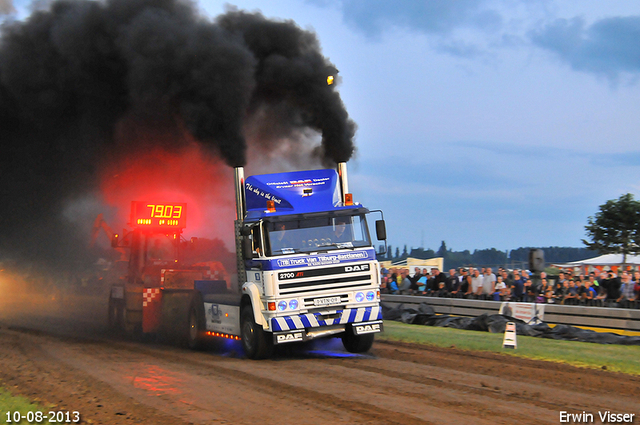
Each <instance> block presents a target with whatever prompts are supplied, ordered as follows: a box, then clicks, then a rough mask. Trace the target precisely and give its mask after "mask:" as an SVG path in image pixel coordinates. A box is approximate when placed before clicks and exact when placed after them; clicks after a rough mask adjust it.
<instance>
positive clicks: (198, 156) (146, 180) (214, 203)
mask: <svg viewBox="0 0 640 425" xmlns="http://www.w3.org/2000/svg"><path fill="white" fill-rule="evenodd" d="M185 137H188V136H185ZM233 187H234V185H233V169H232V168H231V167H229V166H228V165H226V164H224V163H223V162H222V161H221V160H219V159H217V158H214V157H212V156H211V154H208V153H206V152H204V151H203V150H202V149H201V148H199V147H198V145H197V144H196V143H195V142H193V143H191V144H189V145H188V147H184V148H181V149H180V150H178V151H176V152H167V151H166V150H163V149H161V148H156V149H150V150H148V151H143V152H137V153H135V154H131V155H129V156H126V157H124V158H119V159H117V160H113V161H111V163H110V164H108V165H106V166H105V167H103V169H102V177H101V185H100V188H101V192H102V194H103V199H104V201H105V203H106V204H107V205H110V206H113V207H116V208H118V213H119V214H118V216H119V218H118V219H117V222H114V223H110V225H111V227H112V228H118V227H124V225H125V224H126V223H128V222H129V219H130V217H129V215H130V206H131V202H132V201H146V202H149V203H153V202H170V203H173V204H174V205H175V204H187V205H188V207H189V221H188V223H187V226H188V227H187V228H186V229H185V236H186V235H187V234H188V235H193V236H199V237H209V238H212V237H217V238H220V239H222V240H223V241H225V243H226V245H228V246H233V225H232V224H231V225H229V223H233V219H234V218H235V207H234V205H235V194H234V190H233ZM167 205H168V204H167ZM156 210H157V212H158V215H159V216H160V218H162V219H165V220H166V224H167V226H169V221H170V220H178V218H176V217H174V216H175V215H176V214H177V212H176V210H175V209H174V210H171V208H166V205H165V207H162V208H159V207H158V204H156V208H155V209H154V212H156ZM169 212H171V214H170V215H171V217H169ZM165 216H166V217H165ZM138 218H139V219H147V220H148V219H151V217H138ZM132 224H133V223H132ZM171 225H173V224H171Z"/></svg>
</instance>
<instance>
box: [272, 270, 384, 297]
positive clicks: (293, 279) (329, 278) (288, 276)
mask: <svg viewBox="0 0 640 425" xmlns="http://www.w3.org/2000/svg"><path fill="white" fill-rule="evenodd" d="M372 283H373V275H372V270H371V265H370V264H368V263H363V264H354V265H348V266H338V267H327V268H318V269H309V270H307V269H305V270H295V271H291V272H279V273H278V292H279V294H280V295H306V296H311V293H313V298H317V296H321V295H322V293H323V292H326V293H330V292H335V290H336V289H342V290H345V289H348V290H355V289H357V288H363V289H365V288H366V287H368V286H371V284H372ZM346 296H347V295H346V294H345V295H344V297H346ZM313 298H308V299H309V300H311V303H312V304H313ZM306 301H307V299H306V298H305V303H306Z"/></svg>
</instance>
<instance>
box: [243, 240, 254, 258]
mask: <svg viewBox="0 0 640 425" xmlns="http://www.w3.org/2000/svg"><path fill="white" fill-rule="evenodd" d="M252 245H253V244H252V241H251V239H249V238H248V237H247V236H245V237H244V238H242V258H244V259H245V260H251V259H252V258H253V246H252Z"/></svg>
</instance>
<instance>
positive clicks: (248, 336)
mask: <svg viewBox="0 0 640 425" xmlns="http://www.w3.org/2000/svg"><path fill="white" fill-rule="evenodd" d="M253 336H254V334H253V326H252V324H251V323H249V322H245V324H244V326H243V327H242V342H243V344H244V348H245V350H246V351H251V350H252V349H253Z"/></svg>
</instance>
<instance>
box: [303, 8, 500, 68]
mask: <svg viewBox="0 0 640 425" xmlns="http://www.w3.org/2000/svg"><path fill="white" fill-rule="evenodd" d="M307 2H308V3H312V4H315V5H316V6H320V7H335V8H337V9H338V10H340V12H341V13H342V16H343V20H344V22H345V23H346V24H347V25H348V26H349V27H351V28H354V29H355V30H356V31H358V32H360V33H363V34H364V35H365V36H366V37H367V38H368V39H370V40H376V41H377V40H379V39H380V38H381V37H382V35H383V34H384V33H385V32H387V31H389V30H392V29H401V30H406V31H410V32H414V33H415V32H417V33H421V34H425V35H429V36H434V38H435V40H433V41H434V42H435V46H434V47H435V49H436V50H437V51H439V52H441V53H446V54H450V55H452V56H458V57H465V58H475V57H478V56H480V55H481V54H482V50H483V49H482V48H481V47H480V46H478V45H477V44H476V41H477V37H473V38H472V40H473V41H469V40H468V39H467V40H463V39H462V38H461V36H460V34H454V32H456V30H480V31H486V32H496V31H497V30H499V29H500V28H502V26H503V18H502V16H501V14H499V13H498V12H496V11H495V10H492V9H489V8H487V7H485V6H484V4H485V3H486V0H457V1H441V0H396V1H393V2H390V1H386V0H369V1H366V2H363V1H360V0H307Z"/></svg>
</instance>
